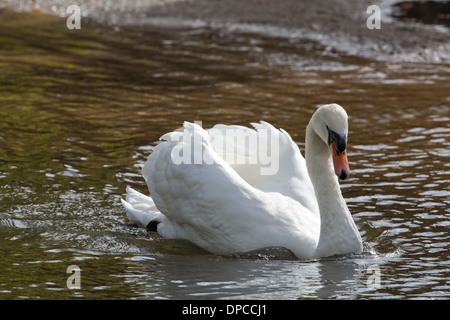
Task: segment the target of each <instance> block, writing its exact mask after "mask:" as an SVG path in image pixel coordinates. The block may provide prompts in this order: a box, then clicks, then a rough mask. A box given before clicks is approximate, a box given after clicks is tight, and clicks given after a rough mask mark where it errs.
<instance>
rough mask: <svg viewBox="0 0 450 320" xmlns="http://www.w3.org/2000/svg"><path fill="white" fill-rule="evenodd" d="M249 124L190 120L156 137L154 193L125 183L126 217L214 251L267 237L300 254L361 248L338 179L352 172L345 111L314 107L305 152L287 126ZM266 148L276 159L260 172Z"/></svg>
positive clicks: (257, 244)
mask: <svg viewBox="0 0 450 320" xmlns="http://www.w3.org/2000/svg"><path fill="white" fill-rule="evenodd" d="M253 126H254V127H255V129H256V130H253V129H249V128H245V127H241V126H225V125H216V126H214V127H213V128H211V129H209V130H203V129H202V128H201V127H200V126H199V125H197V124H192V123H188V122H186V123H185V124H184V131H182V132H177V131H174V132H171V133H168V134H166V135H164V136H162V137H161V140H163V141H162V142H161V143H159V144H158V145H157V146H156V147H154V149H153V151H152V153H151V154H150V156H149V157H148V160H147V162H146V163H145V165H144V167H143V170H142V174H143V176H144V179H145V180H146V182H147V185H148V188H149V190H150V194H151V198H150V197H148V196H145V195H143V194H141V193H139V192H137V191H135V190H133V189H132V188H130V187H128V188H127V198H126V199H127V200H126V201H125V200H123V199H122V202H123V205H124V207H125V209H126V211H127V214H128V216H129V218H130V219H131V220H132V221H134V222H136V223H138V224H140V225H141V226H144V227H147V228H148V229H151V230H156V231H158V233H159V234H160V235H161V236H163V237H165V238H183V239H188V240H190V241H192V242H193V243H195V244H196V245H198V246H200V247H202V248H204V249H206V250H208V251H210V252H212V253H216V254H225V255H226V254H232V253H243V252H248V251H252V250H256V249H260V248H264V247H271V246H281V247H285V248H287V249H289V250H291V251H292V252H293V253H294V254H295V255H296V256H297V257H298V258H300V259H309V258H318V257H326V256H331V255H335V254H345V253H352V252H361V251H362V240H361V237H360V234H359V232H358V229H357V227H356V225H355V223H354V221H353V219H352V216H351V214H350V212H349V210H348V208H347V206H346V204H345V201H344V198H343V196H342V194H341V191H340V187H339V182H338V176H339V177H340V178H341V179H345V178H347V176H348V175H349V173H350V170H349V166H348V163H347V156H346V144H347V133H348V124H347V113H346V112H345V110H344V109H343V108H342V107H341V106H339V105H337V104H329V105H324V106H322V107H320V108H319V109H318V110H317V111H316V112H315V113H314V115H313V116H312V118H311V121H310V122H309V124H308V126H307V129H306V150H305V153H306V161H305V159H304V158H303V157H302V155H301V153H300V151H299V149H298V146H297V145H296V144H295V143H294V142H293V141H292V139H291V137H290V136H289V134H288V133H287V132H285V131H284V130H282V129H280V130H277V129H275V128H274V127H273V126H271V125H270V124H268V123H265V122H261V123H260V124H253ZM236 132H238V135H233V134H230V133H236ZM242 136H244V137H245V139H241V140H245V141H244V143H242V141H241V143H238V140H239V137H242ZM255 145H256V146H257V148H251V146H255ZM274 150H275V151H277V152H274ZM269 151H272V153H273V154H271V155H270V156H271V158H270V159H271V160H272V163H271V164H274V163H275V162H278V163H277V164H278V168H275V169H277V170H272V171H273V172H269V174H267V172H268V171H270V170H266V174H263V173H264V172H263V169H269V168H268V164H269V161H267V158H266V159H265V160H266V161H265V162H264V163H263V161H261V159H262V158H263V157H262V155H264V154H265V155H266V156H267V155H268V154H269V153H268V152H269ZM275 156H276V157H275ZM226 160H227V161H228V162H227V161H226ZM272 169H273V168H272Z"/></svg>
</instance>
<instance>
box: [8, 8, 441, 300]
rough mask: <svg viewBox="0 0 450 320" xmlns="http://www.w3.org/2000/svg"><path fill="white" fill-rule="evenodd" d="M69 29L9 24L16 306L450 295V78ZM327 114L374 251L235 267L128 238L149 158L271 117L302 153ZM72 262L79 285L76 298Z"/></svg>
mask: <svg viewBox="0 0 450 320" xmlns="http://www.w3.org/2000/svg"><path fill="white" fill-rule="evenodd" d="M60 23H61V20H60V19H59V18H57V17H51V16H44V15H25V14H24V15H18V14H14V13H12V12H8V11H4V12H2V16H1V19H0V36H1V37H0V39H1V40H0V42H1V43H2V44H3V46H2V49H1V50H0V58H1V59H0V61H1V62H0V70H1V75H2V77H1V78H0V88H1V89H2V97H1V101H2V103H1V105H0V115H1V116H2V121H1V122H0V129H1V131H0V190H1V196H0V199H1V203H0V248H1V250H2V252H3V255H2V257H3V258H2V259H1V261H0V270H1V271H2V272H0V298H5V299H10V298H19V299H29V298H32V299H38V298H43V299H52V298H58V299H60V298H87V299H102V298H103V299H104V298H115V299H117V298H124V299H128V298H130V299H131V298H139V299H173V298H175V299H185V298H190V299H205V298H221V299H233V298H237V299H253V298H254V299H261V298H267V299H297V298H326V299H328V298H449V297H450V287H449V285H448V279H449V274H448V270H449V260H448V246H449V243H450V239H449V233H448V228H449V226H450V220H449V217H450V215H449V210H448V208H449V205H450V200H449V199H450V197H449V195H450V190H449V182H450V177H449V173H450V165H449V157H450V154H449V150H450V139H449V137H450V118H449V115H450V93H449V90H448V83H449V80H450V68H449V66H448V65H445V64H443V65H435V64H427V63H421V64H416V63H406V62H404V63H402V62H389V61H372V60H368V59H364V58H361V57H355V56H348V55H342V56H341V55H338V54H336V53H334V52H327V51H325V54H319V53H321V52H323V51H322V50H323V45H322V44H320V43H317V42H314V41H312V40H302V39H297V40H295V41H294V40H292V39H290V40H289V39H286V38H283V37H265V36H263V35H262V34H260V33H259V34H254V33H250V32H242V30H240V31H239V32H237V31H236V30H234V31H230V30H222V29H220V28H217V29H214V28H211V27H209V26H197V27H196V28H189V27H183V28H171V29H168V30H166V29H163V28H157V27H154V26H146V27H145V28H141V27H131V26H130V27H123V28H120V29H119V30H112V29H109V28H102V27H101V26H98V25H95V24H86V25H85V26H84V27H83V29H81V31H79V32H78V33H71V34H70V33H68V31H67V30H64V29H62V30H61V29H60V27H59V25H60ZM55 28H59V29H58V30H61V32H52V30H54V29H55ZM11 35H14V36H11ZM36 39H39V41H38V40H36ZM329 102H337V103H339V104H341V105H343V106H344V107H345V108H346V110H347V112H348V114H349V117H350V118H349V130H350V131H349V153H348V157H349V161H350V166H351V169H352V174H351V176H350V177H349V179H348V180H346V181H345V182H343V183H342V184H341V186H342V191H343V194H344V197H345V198H346V200H347V203H348V206H349V209H350V211H351V212H352V214H353V217H354V219H355V222H356V224H357V226H358V228H359V229H360V231H361V234H362V236H363V239H364V242H365V251H364V253H362V254H359V255H350V256H343V257H335V258H332V259H318V260H311V261H298V260H296V259H294V258H293V256H292V254H291V253H290V252H287V251H286V250H282V249H277V248H269V249H264V250H259V251H257V252H251V253H247V254H243V255H236V256H231V257H221V256H214V255H211V254H208V253H207V252H205V251H203V250H202V249H200V248H197V247H195V246H194V245H192V244H190V243H188V242H185V241H181V240H164V239H162V238H160V237H159V236H158V235H156V234H153V233H147V232H146V231H145V230H143V229H138V228H135V227H133V226H131V225H129V221H128V219H127V218H126V215H125V211H124V209H123V207H122V206H121V203H120V199H121V198H123V197H124V193H125V188H126V186H127V185H129V186H132V187H133V188H135V189H137V190H140V191H142V192H144V193H148V191H147V187H146V185H145V182H144V180H143V178H142V177H141V175H140V168H141V167H142V165H143V163H144V162H145V159H146V157H147V156H148V154H149V152H150V147H151V146H153V145H155V143H156V141H157V140H158V139H159V137H160V136H161V135H162V134H164V133H166V132H169V131H172V130H174V129H176V128H179V127H180V125H181V124H182V123H183V121H195V120H201V121H202V122H203V126H204V127H210V126H212V125H214V124H216V123H226V124H239V125H246V126H248V125H249V123H251V122H256V121H258V120H265V121H269V122H271V123H272V124H273V125H275V126H277V127H282V128H283V129H285V130H286V131H288V132H289V133H290V134H291V136H292V137H293V139H294V140H295V141H296V142H297V143H298V144H299V147H300V149H301V150H302V152H303V151H304V134H305V128H306V125H307V123H308V121H309V119H310V116H311V115H312V113H313V112H314V110H315V108H316V106H317V105H319V104H323V103H329ZM70 265H77V266H79V267H80V268H81V279H82V280H81V281H82V282H81V283H82V287H81V289H80V290H69V289H67V286H66V280H67V277H68V274H67V273H66V269H67V267H69V266H70ZM181 266H182V267H181ZM373 268H378V269H376V270H379V273H380V275H381V286H380V287H379V288H374V287H371V286H370V285H368V280H370V276H371V275H372V274H373V273H372V271H371V270H373Z"/></svg>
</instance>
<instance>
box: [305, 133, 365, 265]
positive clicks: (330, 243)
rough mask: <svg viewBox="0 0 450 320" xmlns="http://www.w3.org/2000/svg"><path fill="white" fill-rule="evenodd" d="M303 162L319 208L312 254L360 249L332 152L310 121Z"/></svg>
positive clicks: (323, 254)
mask: <svg viewBox="0 0 450 320" xmlns="http://www.w3.org/2000/svg"><path fill="white" fill-rule="evenodd" d="M305 153H306V154H305V158H306V166H307V168H308V174H309V176H310V178H311V182H312V184H313V186H314V191H315V193H316V198H317V202H318V205H319V211H320V220H321V223H320V237H319V242H318V245H317V248H316V250H315V254H314V256H315V257H325V256H331V255H335V254H344V253H350V252H360V251H361V250H362V241H361V236H360V235H359V231H358V229H357V227H356V225H355V223H354V221H353V219H352V216H351V214H350V212H349V210H348V208H347V205H346V203H345V200H344V197H343V196H342V193H341V189H340V187H339V181H338V178H337V176H336V175H335V173H334V170H333V163H332V159H331V152H330V150H329V148H328V146H327V144H326V143H324V142H323V141H322V139H320V137H319V136H318V135H317V134H316V132H315V131H314V129H313V128H312V126H311V124H310V125H308V127H307V131H306V150H305Z"/></svg>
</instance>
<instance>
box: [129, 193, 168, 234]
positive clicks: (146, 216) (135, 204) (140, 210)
mask: <svg viewBox="0 0 450 320" xmlns="http://www.w3.org/2000/svg"><path fill="white" fill-rule="evenodd" d="M121 200H122V204H123V206H124V207H125V210H126V212H127V216H128V218H130V220H131V221H133V222H134V223H137V224H138V225H139V226H141V227H144V228H145V227H147V226H148V224H149V223H150V221H152V220H153V219H155V218H157V217H158V216H159V215H161V213H160V212H159V211H158V209H157V208H156V205H155V203H154V202H153V199H152V198H150V197H148V196H146V195H144V194H142V193H140V192H138V191H136V190H134V189H133V188H130V187H127V199H126V200H123V199H121Z"/></svg>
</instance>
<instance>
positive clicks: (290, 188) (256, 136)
mask: <svg viewBox="0 0 450 320" xmlns="http://www.w3.org/2000/svg"><path fill="white" fill-rule="evenodd" d="M252 125H253V127H254V128H255V129H251V128H247V127H243V126H227V125H221V124H220V125H215V126H214V127H213V128H211V129H209V130H207V131H208V134H209V136H210V140H211V145H212V147H213V148H214V151H215V152H216V153H217V154H218V155H219V156H220V157H221V158H222V159H224V160H225V161H226V162H227V163H228V164H229V165H230V166H231V167H232V168H233V169H234V170H235V171H236V172H237V173H238V174H239V176H241V177H242V178H243V179H244V180H245V181H247V182H248V183H249V184H250V185H252V186H253V187H255V188H257V189H259V190H262V191H265V192H279V193H281V194H283V195H285V196H288V197H291V198H293V199H294V200H296V201H299V202H300V203H301V204H303V205H304V206H305V207H307V208H308V209H309V210H310V211H312V212H314V213H315V214H317V215H318V214H319V209H318V205H317V200H316V197H315V193H314V188H313V186H312V183H311V180H310V178H309V175H308V172H307V169H306V162H305V159H304V158H303V156H302V155H301V153H300V150H299V148H298V146H297V144H296V143H295V142H294V141H293V140H292V138H291V136H290V135H289V134H288V133H287V132H286V131H284V130H283V129H280V130H278V129H276V128H275V127H273V126H272V125H271V124H269V123H267V122H264V121H261V122H260V123H253V124H252Z"/></svg>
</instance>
